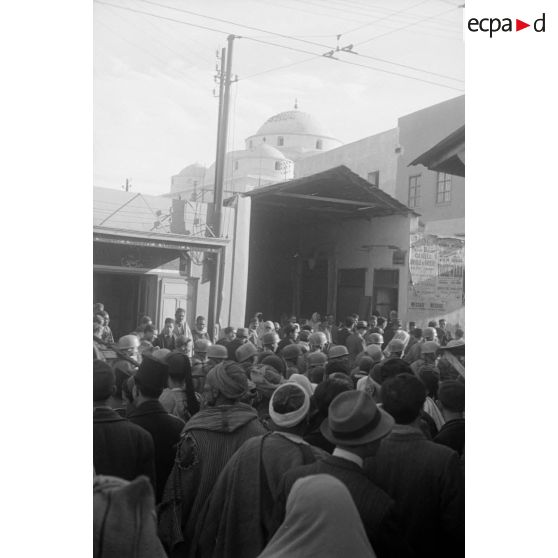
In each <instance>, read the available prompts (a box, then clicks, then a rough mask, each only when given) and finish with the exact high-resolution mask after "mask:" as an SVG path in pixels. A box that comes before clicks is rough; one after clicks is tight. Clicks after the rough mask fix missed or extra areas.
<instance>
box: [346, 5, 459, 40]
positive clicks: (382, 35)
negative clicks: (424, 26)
mask: <svg viewBox="0 0 558 558" xmlns="http://www.w3.org/2000/svg"><path fill="white" fill-rule="evenodd" d="M455 9H456V8H451V9H449V10H445V11H443V12H440V13H439V14H435V15H433V16H429V17H425V18H424V19H421V20H418V21H416V22H413V23H409V24H408V25H404V26H403V27H398V28H397V29H392V30H391V31H386V32H385V33H381V34H380V35H375V36H374V37H370V38H369V39H366V41H361V42H360V43H356V44H355V46H360V45H364V44H366V43H369V42H370V41H375V40H376V39H379V38H380V37H385V36H386V35H389V34H391V33H396V32H397V31H402V30H403V29H407V28H408V27H411V26H413V25H416V24H417V23H418V22H419V21H427V20H429V19H432V18H433V17H437V16H439V15H444V14H448V13H450V12H453V11H454V10H455Z"/></svg>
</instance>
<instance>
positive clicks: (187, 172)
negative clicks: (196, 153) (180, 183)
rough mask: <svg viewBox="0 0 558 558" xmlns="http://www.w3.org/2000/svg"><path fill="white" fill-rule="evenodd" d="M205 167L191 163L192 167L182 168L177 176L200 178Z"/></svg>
mask: <svg viewBox="0 0 558 558" xmlns="http://www.w3.org/2000/svg"><path fill="white" fill-rule="evenodd" d="M205 170H206V169H205V167H204V166H203V165H200V164H199V163H193V164H192V165H188V166H187V167H185V168H183V169H182V170H181V171H180V172H179V173H178V176H200V175H203V174H204V173H205Z"/></svg>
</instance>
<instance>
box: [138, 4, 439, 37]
mask: <svg viewBox="0 0 558 558" xmlns="http://www.w3.org/2000/svg"><path fill="white" fill-rule="evenodd" d="M136 1H137V2H143V3H144V4H152V5H154V6H159V7H161V8H167V9H168V10H173V11H175V12H181V13H185V14H189V15H194V16H197V17H201V18H204V19H210V20H212V21H219V22H220V23H230V24H231V25H236V26H237V27H243V28H244V29H250V30H251V31H260V32H261V33H267V34H269V35H274V36H276V37H281V38H283V39H292V40H295V41H299V42H301V43H306V44H308V45H313V46H319V47H324V48H331V46H330V45H323V44H320V43H316V42H314V41H308V40H306V39H300V38H297V37H295V36H293V35H285V34H283V33H276V32H275V31H269V30H268V29H261V28H260V27H253V26H251V25H245V24H243V23H238V22H235V21H231V20H229V19H222V18H219V17H213V16H209V15H205V14H200V13H199V12H193V11H191V10H185V9H183V8H175V7H173V6H167V5H166V4H160V3H159V2H153V0H136ZM425 1H429V0H425Z"/></svg>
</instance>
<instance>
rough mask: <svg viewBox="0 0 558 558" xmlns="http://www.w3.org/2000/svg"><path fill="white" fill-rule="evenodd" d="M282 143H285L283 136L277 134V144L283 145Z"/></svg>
mask: <svg viewBox="0 0 558 558" xmlns="http://www.w3.org/2000/svg"><path fill="white" fill-rule="evenodd" d="M284 143H285V140H284V138H283V136H278V137H277V145H278V146H279V147H281V146H282V145H284Z"/></svg>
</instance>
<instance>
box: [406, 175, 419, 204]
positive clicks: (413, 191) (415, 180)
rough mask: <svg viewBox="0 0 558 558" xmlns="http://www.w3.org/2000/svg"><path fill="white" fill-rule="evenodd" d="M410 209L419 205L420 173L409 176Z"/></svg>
mask: <svg viewBox="0 0 558 558" xmlns="http://www.w3.org/2000/svg"><path fill="white" fill-rule="evenodd" d="M407 205H408V206H409V207H410V208H411V209H412V208H413V207H420V174H416V175H414V176H409V203H408V204H407Z"/></svg>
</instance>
